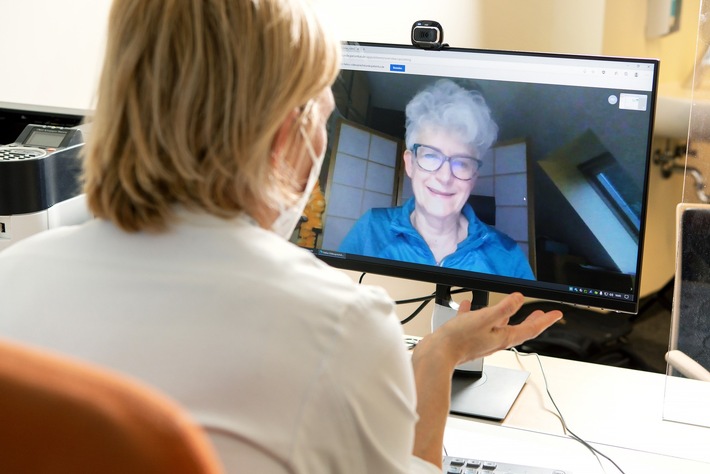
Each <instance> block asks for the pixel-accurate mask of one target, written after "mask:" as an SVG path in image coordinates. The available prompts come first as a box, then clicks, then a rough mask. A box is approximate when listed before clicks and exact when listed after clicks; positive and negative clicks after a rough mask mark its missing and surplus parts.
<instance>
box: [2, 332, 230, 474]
mask: <svg viewBox="0 0 710 474" xmlns="http://www.w3.org/2000/svg"><path fill="white" fill-rule="evenodd" d="M0 472H8V473H10V472H11V473H13V474H24V473H28V474H29V473H32V474H44V473H52V474H69V473H71V474H81V473H102V474H114V473H116V474H119V473H121V474H126V473H142V474H158V473H161V474H164V473H171V474H198V473H199V474H213V473H221V472H222V468H221V466H220V464H219V461H218V460H217V456H216V454H215V453H214V451H213V450H212V447H211V445H210V444H209V441H208V440H207V437H206V435H205V434H204V433H203V432H202V431H201V429H200V428H199V427H197V426H196V425H195V424H194V422H193V421H192V420H191V419H190V418H189V416H188V415H187V413H186V411H184V410H183V409H182V408H181V407H179V406H178V405H177V404H176V403H175V402H173V401H171V400H169V399H168V398H167V397H165V396H164V395H162V394H160V393H158V392H157V391H155V390H152V389H150V388H148V387H146V386H143V385H142V384H140V383H138V382H134V381H131V380H129V379H128V378H127V377H123V376H120V375H118V374H115V373H112V372H110V371H108V370H104V369H102V368H98V367H95V366H91V365H89V364H87V363H83V362H79V361H74V360H72V359H69V358H68V357H64V356H59V355H55V354H52V353H49V352H45V351H40V350H37V349H33V348H29V347H25V346H22V345H19V344H16V343H10V342H7V341H0Z"/></svg>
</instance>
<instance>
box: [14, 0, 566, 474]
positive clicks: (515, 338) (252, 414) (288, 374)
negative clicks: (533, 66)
mask: <svg viewBox="0 0 710 474" xmlns="http://www.w3.org/2000/svg"><path fill="white" fill-rule="evenodd" d="M339 51H340V49H339V44H338V42H337V41H336V40H335V39H334V37H333V35H332V34H331V33H330V31H329V29H328V28H327V27H326V26H325V25H324V24H323V22H322V21H321V20H319V18H318V16H317V15H316V13H315V11H314V10H313V9H312V8H311V7H310V6H308V5H307V4H306V3H305V1H300V0H115V1H114V4H113V6H112V10H111V14H110V18H109V30H108V44H107V49H106V55H105V63H104V68H103V72H102V77H101V81H100V86H99V93H98V102H97V106H96V111H95V114H94V115H93V117H91V118H90V121H91V122H92V127H91V130H90V134H89V137H88V142H87V144H86V150H85V151H86V156H85V165H84V166H85V172H84V177H85V191H86V195H87V198H88V202H89V206H90V208H91V211H92V212H93V214H94V215H95V216H96V219H94V220H92V221H90V222H87V223H85V224H83V225H80V226H73V227H64V228H59V229H56V230H52V231H48V232H45V233H42V234H38V235H36V236H34V237H32V238H29V239H26V240H24V241H22V242H19V243H17V244H15V245H13V246H12V247H10V248H8V249H7V250H5V251H3V252H2V253H0V288H1V290H0V292H1V296H0V297H1V298H2V301H3V311H2V314H0V332H2V334H3V335H4V336H5V337H8V338H14V339H16V340H19V341H24V342H27V343H30V344H33V345H38V346H44V347H47V348H51V349H54V350H58V351H61V352H65V353H68V354H71V355H73V356H76V357H80V358H84V359H88V360H91V361H93V362H96V363H99V364H103V365H105V366H107V367H111V368H113V369H116V370H119V371H122V372H124V373H127V374H130V375H131V376H133V377H136V378H138V379H141V380H143V381H145V382H147V383H149V384H151V385H153V386H154V387H157V388H158V389H160V390H162V391H163V392H165V393H167V394H169V395H171V396H172V397H173V398H175V399H176V400H177V401H178V402H180V403H181V404H183V405H184V406H185V407H186V408H188V409H189V410H190V412H191V413H192V415H193V417H194V418H195V420H196V421H197V422H199V423H200V425H202V426H203V427H205V429H206V430H207V432H208V433H209V435H210V438H211V440H212V442H213V443H214V445H215V447H216V448H217V450H218V452H219V454H220V457H221V459H222V462H223V463H224V466H225V468H226V470H227V471H229V472H274V473H276V472H278V473H287V472H288V473H324V472H362V473H395V472H401V473H405V472H407V473H409V472H431V473H434V472H440V466H441V453H442V441H443V433H444V425H445V422H446V416H447V412H448V400H449V392H448V390H449V387H450V385H449V384H450V379H451V374H452V371H453V369H454V367H455V366H456V365H457V364H458V363H460V362H462V361H464V360H468V359H472V358H476V357H480V356H483V355H486V354H488V353H490V352H493V351H495V350H498V349H501V348H504V347H509V346H511V345H514V344H518V343H521V342H522V341H523V340H525V339H528V338H530V337H533V336H535V335H536V334H538V333H539V332H541V331H542V330H543V329H544V328H545V327H547V326H548V325H550V324H551V323H552V322H553V321H554V320H555V319H557V318H558V317H559V313H550V314H545V313H542V312H538V313H536V314H533V315H531V317H530V318H528V320H527V321H526V322H525V323H523V324H521V325H519V326H515V327H510V326H507V320H508V317H509V316H510V315H512V314H513V313H514V312H515V311H516V310H517V309H518V308H519V307H520V305H521V304H522V297H521V296H520V295H512V296H510V297H508V298H506V299H505V300H504V301H503V302H502V303H501V304H499V305H496V306H494V307H491V308H487V309H485V310H483V311H480V312H476V313H471V312H469V311H468V310H469V308H470V305H469V304H468V303H463V304H462V305H461V308H462V309H461V311H460V314H459V315H458V316H457V317H455V318H453V319H452V320H451V321H450V323H448V324H446V325H444V326H442V328H441V329H440V330H438V331H437V332H435V333H434V334H432V335H431V336H429V337H426V338H424V339H423V340H422V342H421V343H420V344H419V345H418V347H417V349H416V350H415V351H414V353H413V355H412V358H411V359H410V358H409V357H408V355H407V354H406V353H405V350H404V346H403V343H402V329H401V327H400V324H399V322H398V321H397V318H396V316H395V313H394V307H393V304H392V301H391V300H390V299H389V298H388V297H387V295H386V294H385V292H384V291H383V290H381V289H378V288H373V287H367V286H358V285H356V284H354V282H352V281H351V279H349V278H348V277H347V276H345V275H343V274H342V273H340V272H338V271H337V270H334V269H331V268H329V267H328V266H326V265H325V264H323V263H322V262H320V261H318V260H317V259H316V258H314V257H313V256H312V255H311V254H310V253H309V252H307V251H305V250H302V249H300V248H298V247H297V246H295V245H293V244H291V243H289V242H288V241H287V240H286V239H285V238H284V237H285V236H288V235H290V234H291V232H292V231H293V228H294V226H295V224H296V221H297V220H298V218H299V217H300V214H301V211H302V210H303V206H304V205H305V202H306V200H307V198H308V194H309V191H310V189H311V188H312V185H313V183H314V182H315V180H316V178H317V176H318V173H319V170H320V165H321V160H322V156H323V153H324V150H325V147H326V130H325V124H326V120H327V117H328V115H329V114H330V112H331V111H332V109H333V97H332V94H331V92H330V85H331V84H332V82H333V81H334V80H335V77H336V74H337V71H338V66H339V60H340V53H339ZM415 381H416V384H415Z"/></svg>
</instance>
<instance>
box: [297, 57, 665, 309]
mask: <svg viewBox="0 0 710 474" xmlns="http://www.w3.org/2000/svg"><path fill="white" fill-rule="evenodd" d="M366 69H367V68H366ZM373 69H375V68H373ZM442 79H443V80H445V81H450V82H452V83H454V84H456V86H457V87H460V88H462V89H464V90H466V91H470V92H471V93H472V94H474V95H478V96H480V97H481V98H482V100H483V101H484V102H485V104H486V106H487V107H488V109H489V110H490V118H491V119H492V121H493V122H494V123H495V125H496V128H497V133H496V136H495V139H494V140H493V142H492V143H491V145H490V147H489V148H486V150H485V154H483V155H480V156H478V154H477V152H476V149H475V148H476V147H472V146H469V147H468V148H467V147H466V146H463V147H460V146H450V145H451V137H448V138H449V140H448V141H445V144H444V145H441V143H442V142H441V141H439V142H437V143H436V144H434V143H410V144H408V143H407V136H406V128H407V127H406V117H407V114H406V108H407V105H408V104H409V103H410V102H411V101H412V100H413V98H414V97H415V96H417V95H418V94H419V93H420V92H422V91H424V90H427V89H428V88H431V87H432V86H433V85H434V84H437V83H438V82H441V81H442ZM333 93H334V96H335V101H336V109H335V111H334V113H333V115H332V116H331V117H330V120H329V142H328V150H327V152H326V156H325V161H324V164H323V168H322V171H321V175H320V181H319V186H318V194H319V196H320V198H319V199H320V200H321V201H322V208H323V209H322V212H321V213H320V214H319V218H318V220H317V222H316V224H317V225H316V226H312V225H309V224H307V223H304V224H303V225H302V228H303V227H305V228H306V230H307V231H311V234H312V236H313V238H311V239H310V240H309V241H308V243H307V244H306V243H305V241H304V240H303V239H301V240H300V242H301V245H302V246H304V247H307V248H310V249H312V250H314V251H317V252H316V254H318V253H319V252H320V253H327V254H328V255H331V256H334V257H336V258H343V259H358V258H360V257H362V258H363V259H364V258H366V257H367V258H374V259H378V260H381V261H383V262H385V261H386V262H388V263H387V265H394V266H397V267H400V268H402V269H405V270H406V268H408V264H412V265H415V266H416V267H411V268H419V267H418V266H421V265H426V266H427V268H432V270H431V271H434V272H436V271H439V270H437V268H442V269H443V268H448V269H449V270H447V271H449V272H451V271H453V272H454V273H455V272H457V271H459V270H460V271H461V272H473V273H475V274H478V275H482V276H484V277H485V276H486V275H490V276H491V278H492V279H495V278H496V277H502V278H503V279H505V278H508V277H511V278H514V279H516V280H519V279H525V280H529V281H531V283H530V284H531V285H537V286H540V287H542V286H545V285H547V286H550V285H553V286H557V287H562V286H564V287H565V288H567V287H569V291H574V290H576V289H577V288H579V291H586V290H587V289H589V291H593V292H594V291H598V294H599V295H600V296H604V293H607V294H608V295H612V296H614V297H618V298H629V297H631V298H633V296H630V295H632V294H633V293H634V292H635V291H637V282H636V274H637V270H638V268H639V258H640V245H642V238H641V235H642V230H643V229H642V227H643V224H642V222H643V218H644V215H643V213H644V209H642V205H643V203H644V200H645V194H644V193H646V191H647V184H646V179H647V166H648V159H647V154H648V147H649V145H650V141H649V140H650V138H649V137H650V129H651V123H652V109H651V104H652V98H653V93H654V92H653V91H652V90H649V91H648V92H643V91H639V90H633V89H632V90H630V89H617V88H613V87H594V86H590V85H588V84H586V85H584V86H580V85H567V84H550V83H543V82H525V81H522V80H493V79H483V78H477V79H472V78H466V77H445V76H442V75H426V74H421V73H418V74H408V73H406V72H401V71H398V72H396V73H395V72H380V71H379V70H349V69H347V67H346V68H344V69H343V70H342V72H341V74H340V77H339V78H338V80H337V81H336V83H335V85H334V86H333ZM425 136H426V140H424V139H418V141H420V142H421V141H436V140H437V139H438V138H441V137H432V134H430V133H428V132H427V133H426V134H425ZM410 141H411V140H410ZM415 141H416V140H415ZM417 145H424V147H423V148H422V147H419V148H417ZM437 145H438V146H437ZM432 148H433V150H434V151H433V152H432V151H431V150H432ZM415 149H418V150H421V149H424V150H428V153H427V155H426V156H422V157H421V158H418V157H417V156H416V154H415ZM408 157H409V158H408ZM467 158H470V159H471V160H475V162H479V161H480V168H478V169H477V174H476V177H475V180H474V181H475V183H474V184H472V185H471V186H469V187H470V193H469V194H467V195H466V196H465V199H463V200H462V201H461V202H460V203H459V205H461V206H462V207H460V209H461V211H460V213H461V215H462V216H464V218H465V219H464V221H466V219H468V222H470V221H471V220H472V219H471V218H470V214H468V212H472V213H473V215H474V216H475V217H474V218H473V219H475V220H476V221H480V223H481V224H482V225H484V226H487V228H489V229H490V233H491V235H493V236H494V237H495V239H496V240H499V241H500V242H501V244H500V245H498V247H497V250H496V251H495V252H498V253H495V254H494V255H492V256H491V257H490V258H489V260H490V261H491V262H498V263H484V264H483V265H482V266H480V267H467V266H466V265H467V264H465V263H461V261H463V260H461V261H455V262H450V260H447V258H448V257H447V254H446V251H442V252H439V253H437V252H436V250H435V249H434V248H431V249H430V250H431V258H432V259H431V260H426V259H424V258H423V257H421V255H420V254H419V253H417V252H411V253H410V252H408V251H404V250H402V248H401V246H400V250H397V251H393V250H391V248H392V245H389V246H387V247H386V248H385V246H382V245H380V246H376V245H374V244H372V243H373V242H376V241H378V240H384V241H385V242H388V243H389V242H390V240H391V239H392V237H391V235H388V236H385V237H382V236H381V235H380V233H381V232H379V231H378V229H379V228H381V227H383V226H381V225H380V224H382V223H387V226H389V228H395V229H396V231H397V232H400V234H402V235H405V237H406V234H407V229H406V227H407V223H406V222H404V220H403V219H404V216H407V215H410V214H408V213H411V212H412V211H413V209H417V208H416V206H418V205H419V204H420V202H419V201H420V200H423V198H422V199H419V198H418V197H417V196H416V192H417V186H419V187H420V188H425V189H428V190H429V192H431V193H434V194H436V193H439V196H443V197H444V198H448V197H449V196H450V195H454V194H455V193H454V192H453V191H451V189H444V188H443V187H442V188H441V189H433V188H435V186H432V185H429V184H424V185H421V184H417V183H418V181H417V179H419V178H420V177H421V176H422V175H423V174H426V173H429V174H432V175H433V174H435V173H439V172H440V170H443V171H441V172H442V173H444V174H448V173H449V172H455V173H458V174H459V176H460V177H463V178H468V177H469V175H470V169H471V167H470V166H469V164H470V163H474V161H471V160H467ZM408 159H409V165H408ZM408 166H410V168H409V170H408V168H407V167H408ZM437 167H438V168H437ZM435 169H436V170H437V171H433V170H435ZM463 181H465V179H464V180H459V181H458V184H462V183H463ZM460 188H461V189H462V190H466V189H467V187H466V186H463V185H462V186H460ZM415 198H416V199H415ZM415 201H416V204H415V207H411V206H412V202H415ZM406 206H410V207H409V208H407V207H406ZM469 208H470V211H467V210H466V209H469ZM373 210H377V211H373ZM384 210H386V212H387V214H386V215H385V214H383V212H384ZM442 212H443V211H442ZM457 212H459V211H457ZM431 213H432V214H435V211H431ZM414 214H416V212H415V213H414ZM452 215H453V214H452ZM467 216H469V217H467ZM410 220H413V218H412V219H410ZM363 221H367V222H366V223H365V224H362V222H363ZM311 224H312V223H311ZM410 224H411V225H413V224H414V222H411V223H410ZM462 225H463V224H462ZM378 226H379V227H378ZM468 230H469V232H473V230H472V229H470V228H469V229H468ZM299 232H300V231H299V230H298V229H297V231H296V233H295V234H294V240H295V241H297V242H298V241H299ZM353 233H356V234H357V237H356V238H349V237H348V236H349V235H350V234H353ZM348 240H350V241H357V242H359V244H358V245H360V246H359V247H357V248H356V250H352V249H353V248H355V247H352V246H351V245H348ZM424 240H426V239H424ZM370 244H372V245H370ZM420 244H421V242H414V244H413V248H414V247H417V246H421V245H420ZM393 245H394V244H393ZM366 248H369V249H370V250H366ZM368 252H372V253H368ZM469 252H470V251H469ZM440 257H441V258H440ZM427 258H428V257H427ZM477 260H485V258H483V257H480V258H477ZM501 262H502V264H501ZM441 271H444V270H441ZM462 275H464V273H462ZM595 289H598V290H595ZM593 294H594V293H593Z"/></svg>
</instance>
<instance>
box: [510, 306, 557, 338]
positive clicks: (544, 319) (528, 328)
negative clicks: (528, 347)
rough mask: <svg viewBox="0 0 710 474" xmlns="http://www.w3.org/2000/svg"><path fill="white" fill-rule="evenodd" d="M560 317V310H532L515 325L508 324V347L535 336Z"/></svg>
mask: <svg viewBox="0 0 710 474" xmlns="http://www.w3.org/2000/svg"><path fill="white" fill-rule="evenodd" d="M561 317H562V312H560V311H557V310H555V311H549V312H547V313H546V312H544V311H541V310H537V311H534V312H533V313H531V314H530V315H529V316H528V317H527V318H526V319H525V321H523V322H522V323H520V324H518V325H516V326H508V329H509V332H508V336H509V340H508V344H509V346H508V347H512V346H517V345H519V344H522V343H523V342H525V341H527V340H529V339H533V338H535V337H537V336H538V335H540V333H542V332H543V331H544V330H545V329H547V328H548V327H550V326H552V325H553V324H554V323H555V322H556V321H558V320H559V319H560V318H561Z"/></svg>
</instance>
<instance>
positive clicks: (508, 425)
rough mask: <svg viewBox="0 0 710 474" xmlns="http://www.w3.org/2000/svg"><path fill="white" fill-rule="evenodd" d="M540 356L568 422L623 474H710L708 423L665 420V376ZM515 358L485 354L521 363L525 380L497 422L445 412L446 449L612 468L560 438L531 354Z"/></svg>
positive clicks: (581, 468) (579, 468)
mask: <svg viewBox="0 0 710 474" xmlns="http://www.w3.org/2000/svg"><path fill="white" fill-rule="evenodd" d="M541 359H542V364H543V368H544V370H545V374H546V376H547V380H548V383H549V388H550V392H551V393H552V396H553V397H554V399H555V402H556V403H557V406H558V407H559V408H560V410H561V411H562V414H563V416H564V417H565V420H566V422H567V425H568V427H569V428H570V429H571V430H572V431H573V432H575V433H576V434H577V435H578V436H580V437H581V438H582V439H584V440H585V441H587V442H590V443H591V444H592V445H593V446H594V447H595V448H597V449H599V450H600V451H601V452H603V453H604V454H606V455H607V456H609V457H611V458H612V459H613V460H614V461H615V462H616V463H617V464H619V465H620V467H621V468H622V469H624V471H625V472H626V473H627V474H635V473H638V474H641V473H643V474H649V473H659V474H660V473H663V474H668V473H673V474H676V473H710V428H706V427H701V426H693V425H689V424H683V423H676V422H671V421H664V420H663V408H664V391H665V382H666V376H665V375H662V374H655V373H650V372H643V371H637V370H630V369H621V368H616V367H608V366H603V365H597V364H588V363H584V362H575V361H569V360H564V359H555V358H550V357H542V358H541ZM521 362H522V364H523V365H522V367H521V365H520V363H519V362H518V360H517V359H516V357H515V354H513V353H512V352H509V351H501V352H499V353H496V354H493V355H492V356H489V357H488V358H486V360H485V364H486V365H494V366H498V367H507V368H517V369H520V368H522V369H524V370H527V371H528V372H530V378H529V379H528V381H527V383H526V385H525V387H524V388H523V390H522V392H521V393H520V396H519V397H518V399H517V400H516V402H515V404H514V405H513V407H512V408H511V410H510V413H509V414H508V416H507V417H506V418H505V420H503V421H502V422H492V421H483V420H477V419H473V418H465V417H460V416H450V417H449V421H448V423H447V427H446V437H445V446H446V448H447V451H448V454H449V455H452V456H461V457H477V458H487V459H490V460H497V461H501V462H512V463H517V464H530V465H539V466H544V467H551V468H557V469H562V470H566V471H571V472H574V473H575V474H581V473H584V474H587V473H589V474H594V473H604V472H607V473H614V472H618V471H616V470H615V468H614V467H613V466H612V465H611V464H610V463H608V462H607V461H604V468H605V469H606V471H604V470H602V468H601V467H600V466H599V463H598V462H597V460H596V458H595V457H594V456H593V455H592V454H591V453H590V451H589V450H587V448H585V447H584V446H582V445H581V444H580V443H578V442H576V441H573V440H571V439H568V438H566V437H564V435H563V430H562V425H561V423H560V421H559V419H558V418H557V416H556V415H555V414H554V407H553V406H552V403H551V402H550V401H549V399H548V397H547V395H546V394H545V386H544V381H543V379H542V375H541V372H540V367H539V365H538V363H537V360H536V359H535V358H534V357H532V356H526V357H521ZM484 370H485V367H484ZM708 409H709V410H710V400H708Z"/></svg>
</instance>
